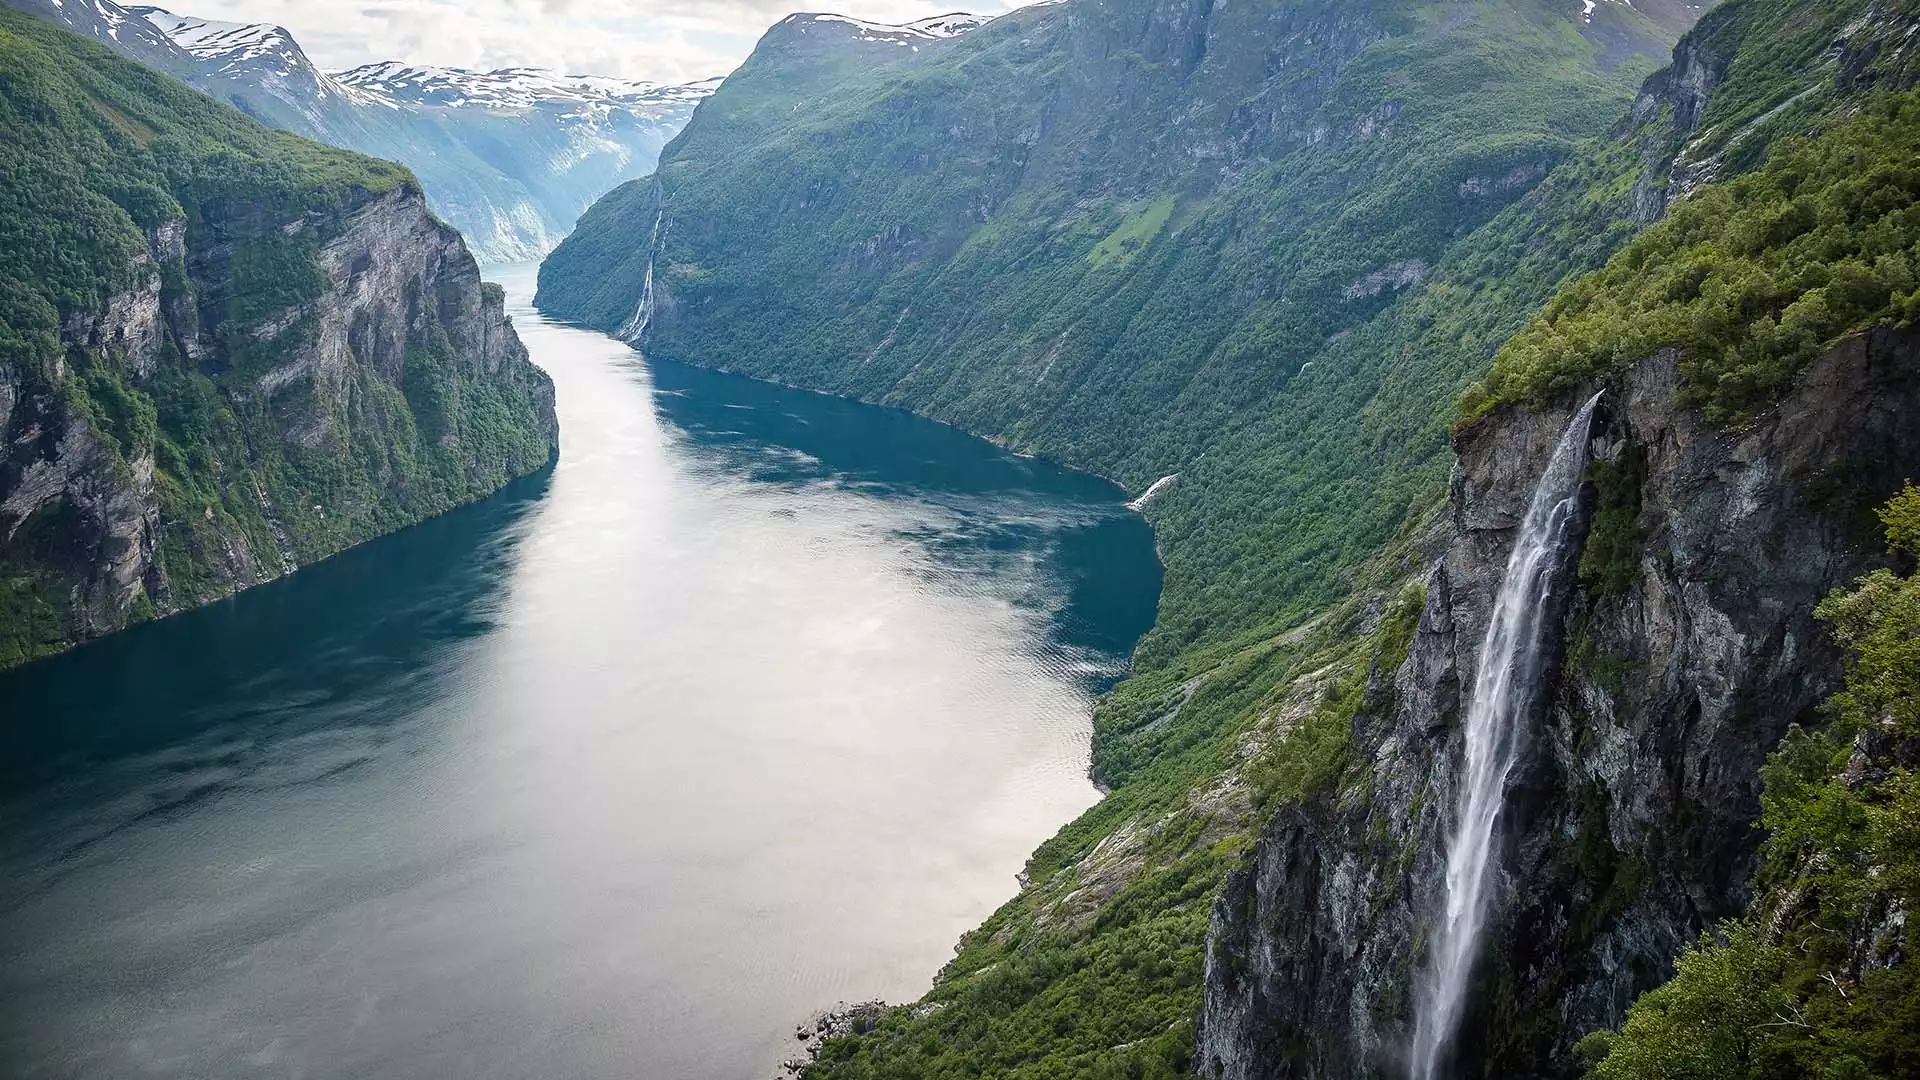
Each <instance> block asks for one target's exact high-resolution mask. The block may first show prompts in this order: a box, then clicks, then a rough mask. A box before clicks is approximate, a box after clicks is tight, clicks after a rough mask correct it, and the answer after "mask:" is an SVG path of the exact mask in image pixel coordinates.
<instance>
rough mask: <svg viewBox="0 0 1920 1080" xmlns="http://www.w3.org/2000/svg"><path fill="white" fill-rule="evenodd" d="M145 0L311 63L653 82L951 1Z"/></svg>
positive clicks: (938, 8)
mask: <svg viewBox="0 0 1920 1080" xmlns="http://www.w3.org/2000/svg"><path fill="white" fill-rule="evenodd" d="M147 2H155V0H147ZM157 2H159V3H161V4H162V5H163V6H166V7H168V8H173V9H175V10H177V11H179V12H180V13H181V14H185V15H198V16H201V17H203V18H210V19H231V20H234V21H239V22H272V23H279V24H280V25H282V26H284V27H286V28H287V29H288V30H290V31H292V32H293V36H294V37H295V38H297V39H299V41H300V44H301V47H303V48H304V49H306V51H307V55H309V56H311V57H312V58H313V61H314V63H316V64H319V65H320V66H321V67H323V68H329V69H339V68H348V67H353V66H355V65H357V64H365V63H371V62H373V61H376V60H404V61H406V62H408V63H416V64H438V65H442V66H450V67H470V68H497V67H516V66H527V67H546V68H557V69H560V70H563V71H570V72H585V73H592V74H605V75H623V76H626V77H628V78H636V79H653V80H656V81H659V82H685V81H691V80H693V79H700V78H705V77H707V76H711V75H721V74H725V73H726V72H728V71H731V70H732V69H733V68H734V67H735V66H737V65H738V64H739V63H740V61H742V60H744V59H746V56H747V54H748V53H749V52H751V51H752V50H753V43H754V42H755V41H757V40H758V39H759V37H760V35H761V34H762V33H763V32H764V31H765V30H766V28H767V27H769V26H771V25H773V24H774V23H775V22H778V21H779V20H780V19H782V18H784V17H785V16H787V15H789V14H792V13H793V12H794V11H795V10H822V9H824V10H832V11H836V12H838V13H840V14H845V15H852V16H854V17H856V18H861V19H868V20H871V21H874V22H885V23H899V22H910V21H912V20H914V19H923V18H926V17H928V16H931V15H944V14H947V13H948V12H950V11H953V10H955V8H956V0H823V4H822V8H816V9H809V8H799V9H796V8H795V7H794V6H793V4H794V2H795V0H157ZM800 2H803V3H804V2H805V0H800ZM176 5H177V7H176ZM1016 6H1019V5H1018V4H1017V3H1011V2H1008V0H974V2H972V3H963V6H962V7H961V10H970V11H974V12H977V13H980V14H987V15H995V14H999V13H1001V12H1003V11H1006V10H1009V9H1010V8H1012V7H1016Z"/></svg>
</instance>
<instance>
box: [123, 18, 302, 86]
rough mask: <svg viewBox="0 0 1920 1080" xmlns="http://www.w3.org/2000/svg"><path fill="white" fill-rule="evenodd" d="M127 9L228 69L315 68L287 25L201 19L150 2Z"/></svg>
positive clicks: (198, 53)
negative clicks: (289, 31) (254, 66)
mask: <svg viewBox="0 0 1920 1080" xmlns="http://www.w3.org/2000/svg"><path fill="white" fill-rule="evenodd" d="M125 11H126V13H127V14H129V15H132V16H136V17H139V18H141V19H144V20H146V21H147V22H148V23H150V24H152V25H153V26H154V27H156V28H157V29H159V30H160V32H161V33H163V34H165V35H167V37H169V38H171V39H172V40H173V43H174V44H175V45H178V46H180V47H181V48H182V49H185V50H186V51H187V52H188V53H191V54H192V55H193V56H194V57H196V58H198V59H200V60H202V61H206V62H210V63H215V64H219V65H221V66H222V67H223V68H226V69H232V68H234V67H237V66H240V65H243V64H245V65H257V64H261V63H262V62H264V63H265V64H268V65H271V66H274V67H278V68H281V69H282V70H284V71H288V72H291V71H294V70H301V69H306V70H311V69H312V67H313V64H312V62H311V61H309V60H308V59H307V54H306V53H304V52H302V51H301V49H300V45H299V43H298V42H296V41H294V40H293V35H292V34H290V33H288V32H287V29H286V27H284V26H276V25H274V24H272V23H236V22H222V21H220V20H218V19H201V18H196V17H194V16H191V15H176V14H174V13H173V12H171V11H168V10H167V9H165V8H161V7H154V6H151V5H141V6H134V7H128V8H126V9H125Z"/></svg>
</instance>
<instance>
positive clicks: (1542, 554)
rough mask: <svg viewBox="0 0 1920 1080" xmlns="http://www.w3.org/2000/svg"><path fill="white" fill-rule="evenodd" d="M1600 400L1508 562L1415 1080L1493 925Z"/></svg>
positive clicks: (1559, 456)
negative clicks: (1515, 776)
mask: <svg viewBox="0 0 1920 1080" xmlns="http://www.w3.org/2000/svg"><path fill="white" fill-rule="evenodd" d="M1599 403H1600V395H1599V394H1595V395H1594V396H1593V398H1592V400H1590V401H1588V402H1587V403H1586V405H1584V406H1582V407H1581V409H1580V411H1579V412H1577V413H1575V414H1574V417H1573V422H1572V423H1570V424H1568V425H1567V430H1566V431H1565V432H1564V433H1562V434H1561V436H1560V443H1559V445H1558V446H1556V447H1554V450H1553V459H1552V460H1551V461H1549V462H1548V463H1547V471H1546V474H1545V475H1544V476H1542V477H1541V478H1540V485H1539V486H1538V487H1536V488H1535V489H1534V492H1533V501H1532V502H1531V503H1529V504H1528V506H1527V516H1526V519H1525V521H1523V522H1522V523H1521V526H1520V536H1519V538H1518V539H1517V540H1515V542H1514V545H1513V555H1512V557H1511V558H1509V559H1508V560H1507V576H1506V578H1505V580H1503V581H1502V582H1501V584H1500V595H1499V597H1498V598H1497V599H1496V600H1495V601H1494V605H1493V615H1492V618H1490V619H1489V620H1488V621H1487V636H1486V640H1484V641H1482V642H1481V644H1480V667H1479V670H1478V671H1477V672H1475V673H1474V677H1473V697H1472V699H1471V700H1470V701H1469V703H1468V706H1467V731H1466V743H1467V771H1466V777H1465V782H1464V783H1463V784H1461V785H1460V794H1459V802H1458V804H1457V807H1456V812H1457V814H1458V821H1457V822H1456V824H1455V826H1454V832H1453V837H1452V839H1451V840H1450V842H1449V843H1448V846H1447V881H1446V886H1447V906H1446V917H1445V920H1444V921H1443V922H1442V923H1441V924H1440V926H1439V927H1438V928H1437V932H1436V934H1435V937H1434V940H1433V945H1432V949H1431V951H1430V953H1429V955H1428V961H1427V969H1426V972H1425V974H1424V975H1423V977H1422V979H1421V983H1420V988H1419V996H1418V999H1417V1003H1418V1007H1419V1014H1418V1016H1417V1017H1416V1018H1415V1022H1414V1036H1413V1057H1412V1075H1413V1080H1437V1077H1436V1074H1437V1072H1438V1070H1439V1068H1440V1063H1441V1059H1442V1056H1443V1054H1444V1053H1445V1051H1446V1049H1447V1045H1448V1043H1449V1042H1450V1041H1451V1040H1452V1038H1453V1035H1454V1029H1455V1028H1456V1027H1458V1026H1459V1023H1460V1014H1461V1012H1462V1010H1463V1009H1464V1007H1465V1005H1466V996H1467V976H1468V974H1469V973H1470V972H1471V971H1472V968H1473V961H1474V958H1475V954H1476V950H1477V949H1478V947H1479V944H1480V931H1481V929H1482V928H1483V927H1484V926H1485V924H1486V917H1487V907H1488V892H1489V889H1488V885H1489V883H1490V879H1491V877H1492V875H1493V866H1492V853H1493V847H1494V840H1495V832H1496V829H1497V828H1498V826H1499V824H1500V808H1501V803H1502V802H1503V801H1504V798H1505V794H1506V786H1507V775H1508V773H1510V772H1511V771H1512V770H1513V766H1514V763H1515V762H1516V761H1518V760H1519V757H1520V750H1521V746H1522V744H1523V742H1524V741H1525V735H1526V732H1525V730H1524V725H1525V722H1526V715H1527V712H1528V706H1529V703H1530V701H1531V700H1532V697H1533V694H1534V692H1535V691H1536V690H1537V689H1538V686H1539V682H1540V674H1541V670H1540V669H1541V667H1542V665H1543V661H1544V659H1545V657H1544V656H1543V650H1542V649H1541V638H1542V634H1543V631H1544V630H1545V629H1546V623H1547V618H1546V606H1547V598H1548V594H1549V593H1550V592H1551V590H1552V586H1553V577H1554V571H1555V569H1556V568H1557V565H1558V560H1559V559H1560V558H1562V557H1563V555H1564V553H1565V551H1566V540H1567V532H1568V530H1569V529H1570V528H1572V526H1573V524H1574V522H1575V519H1576V517H1577V515H1576V510H1577V509H1578V508H1579V502H1580V476H1581V474H1582V473H1584V472H1585V471H1586V467H1587V442H1588V439H1589V436H1590V435H1591V433H1592V428H1593V410H1594V406H1596V405H1598V404H1599Z"/></svg>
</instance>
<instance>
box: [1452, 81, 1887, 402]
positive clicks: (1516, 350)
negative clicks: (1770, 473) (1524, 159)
mask: <svg viewBox="0 0 1920 1080" xmlns="http://www.w3.org/2000/svg"><path fill="white" fill-rule="evenodd" d="M1917 199H1920V94H1916V93H1914V92H1908V93H1905V94H1900V95H1893V96H1889V97H1886V98H1883V99H1880V100H1877V101H1874V102H1873V103H1871V104H1870V105H1868V106H1866V107H1864V108H1863V109H1862V110H1861V112H1860V113H1859V114H1858V115H1856V116H1855V117H1853V118H1852V119H1850V120H1848V121H1847V122H1845V123H1842V124H1839V125H1837V126H1836V127H1834V128H1833V129H1832V130H1830V131H1827V132H1825V133H1823V134H1821V135H1819V136H1816V137H1814V138H1812V139H1808V140H1804V141H1800V142H1796V143H1794V144H1792V145H1790V146H1788V147H1786V148H1784V149H1782V150H1780V151H1779V152H1776V153H1775V154H1774V156H1773V157H1772V159H1771V160H1769V161H1768V162H1767V164H1766V165H1765V166H1764V167H1763V168H1761V169H1760V170H1759V171H1757V172H1754V173H1750V174H1748V175H1746V176H1742V177H1739V178H1738V179H1735V180H1733V181H1732V182H1730V183H1726V184H1716V185H1711V186H1708V187H1706V188H1703V189H1702V190H1701V191H1700V192H1699V193H1697V194H1696V195H1695V196H1694V197H1692V198H1690V199H1688V200H1686V201H1684V202H1682V203H1680V204H1679V205H1678V206H1677V207H1675V208H1674V210H1673V212H1672V214H1671V215H1670V216H1669V217H1668V218H1667V220H1665V221H1663V222H1661V223H1660V224H1658V225H1655V226H1654V227H1652V228H1650V229H1648V230H1647V231H1646V232H1644V233H1642V234H1641V235H1640V236H1639V237H1637V238H1636V239H1635V240H1634V241H1633V242H1632V243H1631V244H1628V245H1627V246H1626V248H1625V249H1623V250H1622V251H1621V252H1620V253H1619V254H1617V255H1615V256H1614V257H1613V258H1612V260H1610V261H1609V262H1608V264H1607V266H1606V268H1605V269H1602V270H1599V271H1596V272H1594V273H1593V274H1590V275H1588V276H1586V277H1584V278H1582V279H1581V280H1580V281H1578V282H1576V283H1575V284H1573V285H1572V286H1571V287H1569V288H1567V289H1565V290H1563V291H1562V292H1561V293H1560V294H1559V295H1557V296H1556V297H1554V299H1553V302H1552V303H1551V304H1549V305H1547V308H1546V310H1545V311H1544V312H1543V313H1542V314H1541V315H1540V317H1539V318H1538V319H1536V320H1535V321H1534V322H1533V324H1532V325H1530V326H1529V327H1527V329H1526V330H1525V331H1523V332H1522V333H1521V334H1520V335H1518V336H1517V337H1515V338H1514V339H1513V340H1512V341H1511V342H1509V343H1508V344H1507V345H1506V346H1505V347H1504V348H1503V349H1501V351H1500V354H1499V356H1498V357H1496V358H1495V360H1494V365H1493V370H1492V371H1491V372H1490V373H1489V374H1488V376H1487V378H1486V380H1485V382H1484V383H1482V384H1476V385H1475V386H1474V387H1473V388H1472V389H1471V390H1469V391H1468V393H1467V394H1466V395H1465V397H1464V398H1463V400H1462V412H1463V414H1464V417H1465V419H1467V420H1472V419H1473V418H1475V417H1477V416H1480V415H1483V414H1485V413H1486V412H1487V411H1489V410H1491V409H1493V408H1496V407H1498V406H1499V405H1502V404H1504V403H1507V402H1515V401H1519V402H1528V403H1538V402H1540V401H1543V400H1545V399H1547V398H1549V397H1552V396H1555V395H1559V394H1562V393H1564V392H1566V391H1567V390H1569V389H1570V388H1571V387H1573V386H1574V385H1576V384H1578V383H1581V382H1583V381H1586V380H1590V379H1592V378H1594V377H1596V376H1601V375H1606V374H1610V373H1612V372H1615V371H1618V370H1620V369H1622V368H1624V367H1626V366H1628V365H1631V364H1633V363H1635V362H1637V361H1639V360H1641V359H1642V358H1644V357H1646V356H1648V355H1650V354H1652V353H1653V352H1654V351H1655V350H1657V349H1659V348H1660V347H1662V346H1668V345H1671V346H1676V347H1678V348H1679V349H1680V350H1681V355H1682V359H1681V364H1680V367H1681V372H1682V374H1683V376H1684V377H1685V380H1686V384H1685V385H1686V394H1687V397H1688V399H1689V400H1690V402H1691V403H1692V404H1694V405H1697V406H1698V407H1699V408H1701V410H1702V411H1703V412H1704V414H1705V415H1706V416H1707V417H1708V418H1709V419H1711V420H1713V421H1715V422H1717V423H1723V424H1737V423H1740V422H1742V421H1744V420H1746V419H1747V418H1749V417H1751V416H1752V415H1753V414H1754V413H1755V412H1757V411H1758V410H1760V409H1763V408H1765V407H1767V406H1768V405H1770V404H1772V403H1773V402H1774V401H1775V400H1776V399H1777V398H1778V397H1779V395H1780V394H1781V393H1782V392H1784V391H1785V389H1786V388H1787V386H1788V385H1789V384H1790V383H1791V382H1792V380H1793V378H1794V376H1796V375H1798V374H1799V373H1800V372H1801V371H1802V370H1804V369H1805V368H1806V367H1807V365H1808V364H1810V363H1811V362H1812V361H1813V360H1814V358H1816V357H1817V356H1819V355H1820V354H1821V353H1822V352H1824V351H1825V350H1827V349H1829V348H1831V347H1832V346H1833V345H1834V344H1835V343H1836V342H1838V341H1839V340H1840V339H1841V338H1843V337H1845V336H1847V335H1849V334H1853V333H1857V332H1859V331H1860V330H1863V329H1866V328H1867V327H1870V326H1874V325H1876V324H1879V323H1884V322H1900V323H1904V322H1906V321H1907V320H1910V319H1911V318H1913V316H1914V315H1915V314H1916V313H1920V205H1916V200H1917Z"/></svg>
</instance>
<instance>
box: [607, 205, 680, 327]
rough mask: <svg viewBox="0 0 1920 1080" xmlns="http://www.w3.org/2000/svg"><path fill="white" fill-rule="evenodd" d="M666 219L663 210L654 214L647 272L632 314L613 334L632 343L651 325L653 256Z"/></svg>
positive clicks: (658, 248) (648, 242) (658, 245)
mask: <svg viewBox="0 0 1920 1080" xmlns="http://www.w3.org/2000/svg"><path fill="white" fill-rule="evenodd" d="M666 220H667V212H666V211H665V210H661V211H659V212H657V213H656V214H654V217H653V235H652V236H650V237H648V238H647V273H646V277H645V278H644V279H643V280H642V281H641V283H640V299H639V301H638V302H637V303H635V304H634V306H633V314H632V315H630V316H628V317H627V321H626V322H624V323H621V324H620V330H619V332H618V333H615V334H614V335H613V336H614V337H617V338H619V339H620V340H621V341H625V342H627V343H629V344H632V345H638V344H640V337H641V335H643V334H645V333H646V332H647V327H649V326H651V325H653V257H654V255H655V253H657V252H658V251H659V250H660V226H661V225H662V224H664V223H665V222H666Z"/></svg>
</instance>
